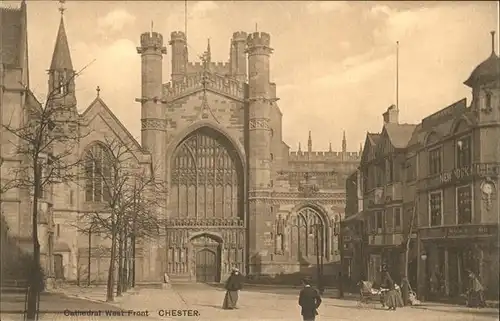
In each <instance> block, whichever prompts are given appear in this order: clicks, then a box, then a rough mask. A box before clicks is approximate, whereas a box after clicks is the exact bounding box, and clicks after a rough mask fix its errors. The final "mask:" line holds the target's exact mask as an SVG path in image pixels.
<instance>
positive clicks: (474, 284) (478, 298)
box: [467, 271, 486, 308]
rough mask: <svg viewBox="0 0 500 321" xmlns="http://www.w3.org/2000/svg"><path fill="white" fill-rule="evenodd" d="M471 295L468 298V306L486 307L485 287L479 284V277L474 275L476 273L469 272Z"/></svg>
mask: <svg viewBox="0 0 500 321" xmlns="http://www.w3.org/2000/svg"><path fill="white" fill-rule="evenodd" d="M469 280H470V286H469V293H468V298H467V305H468V306H469V307H476V308H477V307H481V308H482V307H485V306H486V302H485V300H484V287H483V285H482V284H481V282H479V279H478V277H477V276H476V275H475V274H474V272H472V271H469Z"/></svg>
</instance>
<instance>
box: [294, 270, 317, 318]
mask: <svg viewBox="0 0 500 321" xmlns="http://www.w3.org/2000/svg"><path fill="white" fill-rule="evenodd" d="M302 285H303V286H304V288H303V289H302V290H301V291H300V294H299V305H300V307H301V308H302V311H301V315H302V318H303V320H304V321H314V320H315V319H316V316H317V315H318V308H319V306H320V305H321V296H320V295H319V292H318V291H317V290H316V289H313V288H312V287H311V283H310V282H309V280H307V279H303V280H302Z"/></svg>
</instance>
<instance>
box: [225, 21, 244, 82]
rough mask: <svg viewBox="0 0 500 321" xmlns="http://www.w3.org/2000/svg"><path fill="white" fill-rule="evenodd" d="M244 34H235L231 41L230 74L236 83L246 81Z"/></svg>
mask: <svg viewBox="0 0 500 321" xmlns="http://www.w3.org/2000/svg"><path fill="white" fill-rule="evenodd" d="M246 40H247V33H246V32H242V31H240V32H235V33H233V38H232V39H231V51H230V58H229V59H230V68H231V69H230V73H231V75H232V76H233V77H235V78H236V79H237V80H238V81H241V82H245V81H246V80H247V57H246V52H245V49H246Z"/></svg>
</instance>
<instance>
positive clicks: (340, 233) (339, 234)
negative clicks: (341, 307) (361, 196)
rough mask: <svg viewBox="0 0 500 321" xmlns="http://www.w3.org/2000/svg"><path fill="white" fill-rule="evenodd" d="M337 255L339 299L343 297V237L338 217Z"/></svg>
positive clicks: (340, 218) (340, 221)
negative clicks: (338, 264)
mask: <svg viewBox="0 0 500 321" xmlns="http://www.w3.org/2000/svg"><path fill="white" fill-rule="evenodd" d="M337 237H338V239H339V242H338V244H339V253H340V272H339V298H341V299H342V298H343V297H344V282H343V278H344V276H343V272H344V235H343V233H342V216H341V215H339V233H338V236H337Z"/></svg>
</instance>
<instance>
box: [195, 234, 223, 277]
mask: <svg viewBox="0 0 500 321" xmlns="http://www.w3.org/2000/svg"><path fill="white" fill-rule="evenodd" d="M191 243H192V245H193V251H194V253H195V260H194V264H195V269H194V270H195V271H194V272H195V277H196V282H201V283H215V282H220V275H221V243H220V241H219V240H217V239H215V238H214V237H213V236H211V235H208V234H202V235H199V236H197V237H195V238H194V239H192V241H191Z"/></svg>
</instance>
